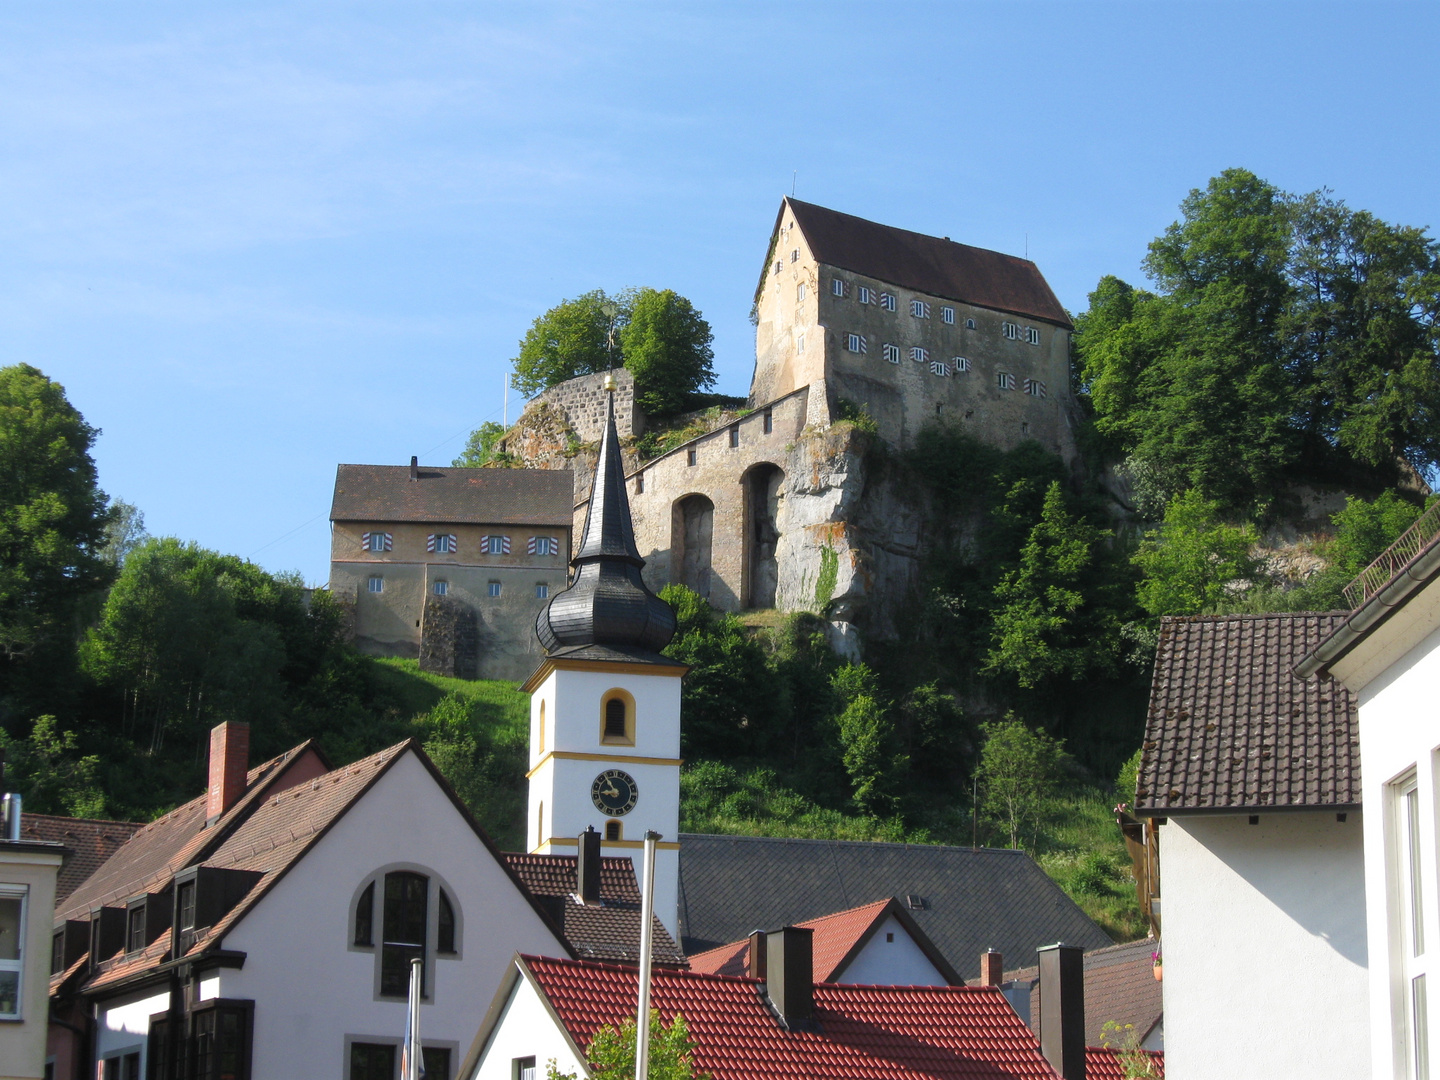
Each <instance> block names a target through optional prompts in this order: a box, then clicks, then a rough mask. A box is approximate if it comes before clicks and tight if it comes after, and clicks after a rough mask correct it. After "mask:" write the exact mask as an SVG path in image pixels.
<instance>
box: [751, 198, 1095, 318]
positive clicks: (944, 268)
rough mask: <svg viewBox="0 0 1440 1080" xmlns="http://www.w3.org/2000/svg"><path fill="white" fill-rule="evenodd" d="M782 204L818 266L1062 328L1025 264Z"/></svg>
mask: <svg viewBox="0 0 1440 1080" xmlns="http://www.w3.org/2000/svg"><path fill="white" fill-rule="evenodd" d="M785 201H786V202H787V203H788V204H789V205H790V208H791V209H792V210H793V211H794V213H795V221H796V223H797V224H799V226H800V231H801V232H803V233H804V234H805V241H806V243H808V244H809V245H810V251H811V254H813V255H814V256H815V258H816V260H817V261H818V262H822V263H826V264H828V265H830V266H837V267H839V268H841V269H842V270H850V271H852V272H854V273H856V274H864V275H865V276H866V277H872V278H876V279H878V280H880V281H887V282H890V283H891V284H894V285H899V286H901V287H902V288H906V289H913V290H915V291H916V292H922V293H927V294H929V295H931V296H940V297H944V298H946V299H950V300H958V301H960V302H961V303H965V304H974V305H976V306H977V307H984V308H990V309H992V310H994V311H1007V312H1012V313H1014V314H1016V315H1028V316H1031V317H1032V318H1036V319H1044V320H1045V321H1046V322H1052V323H1058V324H1059V325H1060V326H1064V327H1069V326H1070V316H1069V315H1068V314H1066V311H1065V308H1064V307H1063V306H1062V305H1061V304H1060V301H1059V300H1057V299H1056V298H1055V294H1054V293H1053V292H1051V291H1050V286H1049V285H1048V284H1047V283H1046V281H1045V278H1044V277H1043V276H1042V275H1041V273H1040V269H1039V267H1037V266H1036V265H1035V264H1034V263H1033V262H1031V261H1030V260H1028V259H1018V258H1016V257H1015V256H1014V255H1002V254H1001V253H1000V252H998V251H988V250H986V249H985V248H977V247H971V246H970V245H969V244H957V243H955V242H954V241H952V240H944V239H941V238H940V237H938V236H926V235H925V234H923V233H916V232H910V231H908V230H906V229H896V228H892V227H891V226H889V225H880V224H877V223H876V222H873V221H866V220H865V219H864V218H858V217H855V216H853V215H851V214H842V213H840V212H839V211H838V210H827V209H826V208H825V207H823V206H815V205H813V204H811V203H804V202H800V201H799V200H798V199H786V200H785ZM781 213H782V214H783V213H784V207H783V206H782V207H781ZM776 225H777V226H778V225H779V220H778V219H777V221H776Z"/></svg>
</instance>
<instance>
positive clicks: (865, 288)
mask: <svg viewBox="0 0 1440 1080" xmlns="http://www.w3.org/2000/svg"><path fill="white" fill-rule="evenodd" d="M855 299H856V300H858V301H859V302H860V303H862V304H873V303H874V302H875V291H874V290H873V289H871V288H870V286H869V285H861V286H859V287H858V289H857V290H856V293H855Z"/></svg>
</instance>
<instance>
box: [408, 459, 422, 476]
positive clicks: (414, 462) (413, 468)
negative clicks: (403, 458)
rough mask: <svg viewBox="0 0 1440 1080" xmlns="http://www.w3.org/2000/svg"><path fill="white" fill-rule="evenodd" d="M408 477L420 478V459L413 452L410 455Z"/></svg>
mask: <svg viewBox="0 0 1440 1080" xmlns="http://www.w3.org/2000/svg"><path fill="white" fill-rule="evenodd" d="M410 479H411V480H419V479H420V459H419V458H418V457H416V456H415V455H414V454H411V455H410Z"/></svg>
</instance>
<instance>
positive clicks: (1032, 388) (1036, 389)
mask: <svg viewBox="0 0 1440 1080" xmlns="http://www.w3.org/2000/svg"><path fill="white" fill-rule="evenodd" d="M1025 393H1027V394H1029V395H1030V396H1031V397H1047V396H1048V395H1047V394H1046V393H1045V384H1044V383H1043V382H1041V381H1040V380H1039V379H1026V380H1025Z"/></svg>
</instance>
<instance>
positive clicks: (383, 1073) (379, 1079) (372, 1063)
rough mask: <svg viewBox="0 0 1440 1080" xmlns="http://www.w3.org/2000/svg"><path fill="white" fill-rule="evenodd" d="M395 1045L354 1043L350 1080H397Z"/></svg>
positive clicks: (351, 1046) (351, 1045)
mask: <svg viewBox="0 0 1440 1080" xmlns="http://www.w3.org/2000/svg"><path fill="white" fill-rule="evenodd" d="M395 1051H396V1047H395V1045H394V1044H393V1043H366V1042H352V1043H351V1044H350V1074H349V1080H395Z"/></svg>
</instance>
